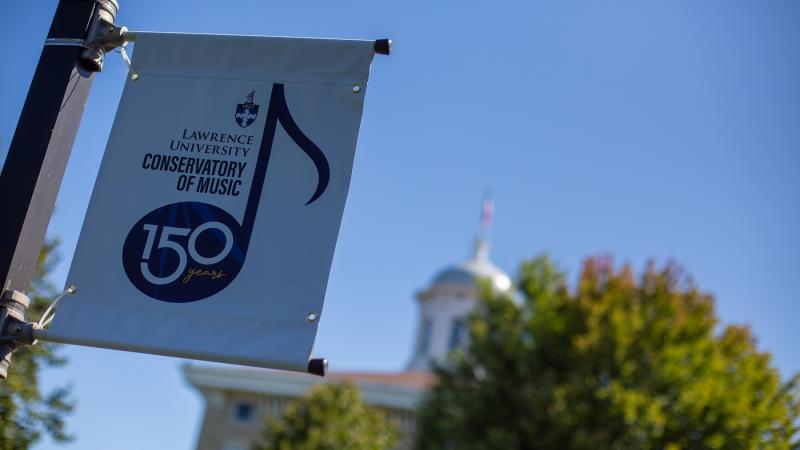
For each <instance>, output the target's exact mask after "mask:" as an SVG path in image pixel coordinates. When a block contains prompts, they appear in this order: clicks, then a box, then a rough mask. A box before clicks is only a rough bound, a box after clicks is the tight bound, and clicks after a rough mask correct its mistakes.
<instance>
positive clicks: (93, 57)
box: [44, 0, 128, 72]
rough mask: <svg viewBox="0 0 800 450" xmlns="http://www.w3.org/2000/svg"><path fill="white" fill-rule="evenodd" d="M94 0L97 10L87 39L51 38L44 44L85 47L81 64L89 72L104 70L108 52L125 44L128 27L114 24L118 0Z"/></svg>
mask: <svg viewBox="0 0 800 450" xmlns="http://www.w3.org/2000/svg"><path fill="white" fill-rule="evenodd" d="M94 1H95V11H94V15H93V17H92V22H91V24H90V25H89V30H88V32H87V34H86V39H66V38H49V39H47V40H45V42H44V45H45V46H70V47H83V51H82V52H81V56H80V61H81V65H82V66H83V67H84V68H85V69H86V70H88V71H89V72H100V71H102V70H103V60H104V59H105V55H106V53H108V52H110V51H112V50H114V49H115V48H117V47H123V46H125V43H126V42H125V39H123V35H124V34H125V33H126V32H127V31H128V29H127V28H125V27H118V26H116V25H114V20H115V19H116V18H117V12H118V11H119V4H118V3H117V0H94Z"/></svg>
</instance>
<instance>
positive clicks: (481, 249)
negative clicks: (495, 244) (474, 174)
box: [472, 187, 494, 261]
mask: <svg viewBox="0 0 800 450" xmlns="http://www.w3.org/2000/svg"><path fill="white" fill-rule="evenodd" d="M492 216H494V201H493V200H492V190H491V188H488V187H487V188H486V189H484V190H483V200H482V201H481V220H480V231H479V232H478V237H477V238H476V239H475V248H474V249H473V254H472V258H473V259H476V260H482V261H488V260H489V230H490V229H491V228H492Z"/></svg>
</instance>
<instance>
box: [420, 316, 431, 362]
mask: <svg viewBox="0 0 800 450" xmlns="http://www.w3.org/2000/svg"><path fill="white" fill-rule="evenodd" d="M431 328H433V321H432V320H431V319H425V322H423V323H422V333H421V334H420V336H419V346H418V347H417V354H419V355H425V354H427V353H428V347H430V345H431Z"/></svg>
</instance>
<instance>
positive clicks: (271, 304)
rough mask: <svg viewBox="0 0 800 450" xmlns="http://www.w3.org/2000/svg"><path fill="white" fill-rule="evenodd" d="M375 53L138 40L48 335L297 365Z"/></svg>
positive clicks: (223, 39)
mask: <svg viewBox="0 0 800 450" xmlns="http://www.w3.org/2000/svg"><path fill="white" fill-rule="evenodd" d="M373 54H374V51H373V41H358V40H333V39H301V38H273V37H251V36H214V35H187V34H171V33H137V36H136V44H135V48H134V54H133V61H132V68H131V71H132V75H131V76H130V77H128V80H127V82H126V84H125V89H124V92H123V95H122V99H121V101H120V104H119V109H118V111H117V115H116V118H115V120H114V126H113V129H112V131H111V136H110V138H109V141H108V146H107V148H106V151H105V155H104V157H103V161H102V165H101V167H100V172H99V174H98V176H97V181H96V183H95V186H94V191H93V193H92V198H91V202H90V204H89V210H88V212H87V214H86V218H85V220H84V224H83V229H82V231H81V235H80V239H79V242H78V247H77V250H76V252H75V256H74V259H73V261H72V266H71V268H70V272H69V278H68V280H67V283H68V284H74V285H75V286H76V287H77V292H76V294H74V295H72V296H70V297H68V298H65V299H64V300H63V302H62V303H61V305H60V307H59V309H58V314H57V315H56V318H55V320H54V321H53V323H52V325H51V327H50V329H49V330H48V331H47V335H46V336H47V337H46V338H47V339H48V340H52V341H56V342H66V343H74V344H81V345H88V346H95V347H104V348H113V349H120V350H130V351H137V352H145V353H154V354H161V355H171V356H179V357H186V358H193V359H204V360H210V361H220V362H227V363H234V364H245V365H252V366H259V367H272V368H279V369H287V370H296V371H305V370H306V368H307V366H308V361H309V358H310V356H311V354H312V351H313V347H314V339H315V337H316V332H317V325H318V322H319V319H320V313H321V312H322V303H323V300H324V296H325V289H326V286H327V282H328V274H329V272H330V267H331V260H332V259H333V252H334V248H335V245H336V239H337V236H338V233H339V225H340V223H341V219H342V213H343V210H344V205H345V199H346V197H347V191H348V188H349V184H350V174H351V171H352V167H353V157H354V153H355V148H356V139H357V136H358V129H359V124H360V121H361V112H362V109H363V104H364V95H365V93H366V86H367V78H368V76H369V69H370V64H371V62H372V58H373Z"/></svg>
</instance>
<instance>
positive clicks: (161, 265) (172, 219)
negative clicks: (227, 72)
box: [122, 83, 330, 303]
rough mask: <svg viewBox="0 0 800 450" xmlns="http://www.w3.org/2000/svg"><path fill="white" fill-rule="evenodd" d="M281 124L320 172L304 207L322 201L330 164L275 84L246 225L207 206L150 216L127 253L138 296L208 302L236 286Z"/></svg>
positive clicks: (176, 207) (134, 232)
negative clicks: (306, 133)
mask: <svg viewBox="0 0 800 450" xmlns="http://www.w3.org/2000/svg"><path fill="white" fill-rule="evenodd" d="M278 124H280V125H281V127H282V128H283V130H284V131H285V132H286V134H288V135H289V137H290V138H291V139H292V140H293V141H294V142H295V143H296V144H297V145H298V147H299V148H300V149H301V150H303V152H305V153H306V155H308V157H309V158H311V161H312V162H313V163H314V166H315V167H316V170H317V175H318V179H317V187H316V190H315V191H314V193H313V195H312V196H311V198H309V199H308V201H307V202H306V203H305V204H306V205H310V204H311V203H314V202H315V201H317V200H318V199H319V198H320V196H322V194H323V193H324V192H325V190H326V189H327V187H328V182H329V181H330V167H329V165H328V160H327V158H326V157H325V154H324V153H323V152H322V150H320V149H319V147H317V145H316V144H314V142H312V141H311V139H309V138H308V136H306V135H305V134H304V133H303V132H302V131H301V130H300V128H299V127H298V126H297V123H295V121H294V119H293V118H292V114H291V112H290V111H289V106H288V104H287V102H286V95H285V92H284V85H283V84H281V83H275V84H273V85H272V94H271V96H270V101H269V107H268V110H267V118H266V123H265V124H264V132H263V136H262V139H261V146H260V148H259V153H258V159H257V160H256V166H255V172H254V174H253V181H252V185H251V186H250V192H249V193H248V197H247V204H246V206H245V212H244V216H243V218H242V221H241V223H240V222H239V221H237V220H236V219H235V218H234V217H233V216H231V215H230V214H229V213H228V212H227V211H225V210H223V209H222V208H219V207H217V206H214V205H211V204H209V203H204V202H178V203H172V204H169V205H165V206H161V207H159V208H156V209H154V210H153V211H151V212H149V213H147V214H146V215H145V216H144V217H142V218H141V219H140V220H139V221H138V222H136V224H135V225H134V226H133V227H132V228H131V230H130V232H129V233H128V236H127V238H126V239H125V243H124V245H123V250H122V263H123V267H124V269H125V273H126V274H127V276H128V279H130V281H131V283H133V285H134V286H135V287H136V288H137V289H139V291H141V292H142V293H143V294H145V295H147V296H149V297H151V298H154V299H157V300H162V301H166V302H173V303H185V302H193V301H197V300H202V299H204V298H208V297H210V296H211V295H214V294H216V293H218V292H219V291H221V290H222V289H225V288H226V287H227V286H228V285H229V284H230V283H231V282H233V280H234V279H235V278H236V276H237V275H238V274H239V272H240V271H241V269H242V266H243V265H244V261H245V259H246V257H247V251H248V247H249V244H250V238H251V236H252V233H253V225H254V223H255V218H256V213H257V211H258V205H259V202H260V200H261V192H262V190H263V187H264V182H265V179H266V175H267V166H268V165H269V159H270V153H271V152H272V146H273V143H274V140H275V132H276V130H277V127H278Z"/></svg>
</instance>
